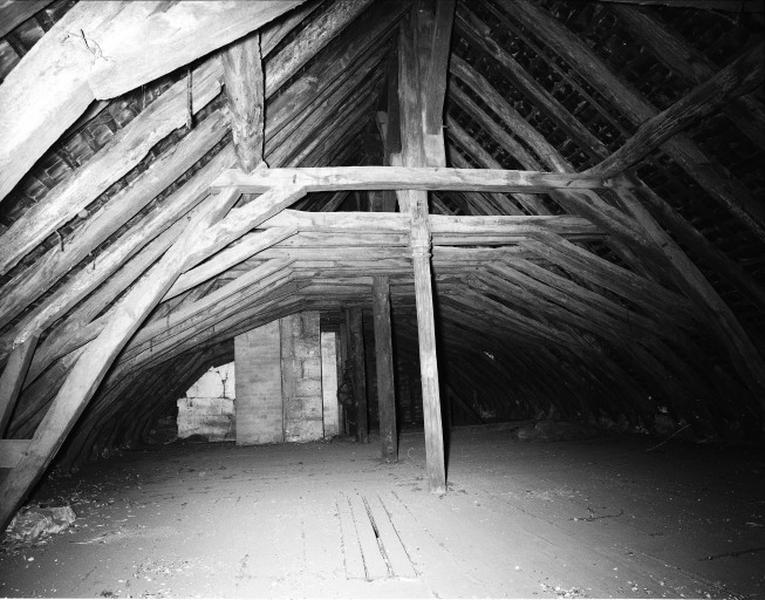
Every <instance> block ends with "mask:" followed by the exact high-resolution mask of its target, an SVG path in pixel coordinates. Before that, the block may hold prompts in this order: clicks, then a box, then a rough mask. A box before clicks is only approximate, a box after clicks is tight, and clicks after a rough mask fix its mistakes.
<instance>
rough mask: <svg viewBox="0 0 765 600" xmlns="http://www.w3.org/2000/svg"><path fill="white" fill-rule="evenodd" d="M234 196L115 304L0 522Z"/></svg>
mask: <svg viewBox="0 0 765 600" xmlns="http://www.w3.org/2000/svg"><path fill="white" fill-rule="evenodd" d="M237 197H238V195H236V194H233V193H221V194H219V195H218V196H217V197H215V198H212V199H211V200H210V201H209V202H208V203H207V206H206V210H205V211H204V212H203V213H202V214H200V215H199V217H198V218H197V219H195V220H194V221H192V222H191V223H190V224H189V225H188V227H187V229H186V231H185V232H184V234H183V235H182V236H181V238H180V239H179V240H178V241H177V242H176V243H175V244H174V245H173V247H172V248H171V249H170V251H169V252H168V253H167V254H165V256H164V257H163V258H162V260H160V261H159V262H158V263H157V265H156V266H155V267H154V268H153V269H152V271H151V272H150V273H149V274H148V275H147V276H146V277H145V278H144V279H143V280H142V281H141V283H140V284H139V285H138V286H136V287H135V288H134V289H133V290H132V291H131V293H129V294H128V296H127V297H125V298H124V299H123V301H122V302H121V303H120V304H119V305H118V308H117V311H116V312H115V314H114V318H113V319H112V320H111V321H110V322H109V324H108V325H107V327H106V328H105V329H104V330H103V331H102V332H101V334H100V335H99V336H98V337H97V338H96V339H95V340H93V342H91V343H90V344H89V345H88V347H87V349H86V350H85V351H84V352H83V354H82V355H81V356H80V358H79V359H78V361H77V363H76V364H75V365H74V367H73V368H72V370H71V371H70V372H69V375H68V376H67V378H66V380H65V381H64V384H63V386H62V387H61V389H60V390H59V392H58V394H57V396H56V398H55V400H54V401H53V404H52V405H51V407H50V408H49V409H48V412H47V413H46V415H45V417H44V418H43V420H42V421H41V423H40V424H39V425H38V427H37V430H36V431H35V434H34V436H33V437H32V441H31V443H30V445H29V448H28V450H27V452H26V453H25V454H24V456H23V458H22V459H21V461H20V462H19V464H18V465H16V467H15V468H14V469H13V470H12V471H11V472H10V473H9V474H8V476H7V477H6V479H5V481H3V484H2V487H1V488H0V526H1V527H5V525H6V524H7V523H8V521H9V520H10V518H11V517H12V516H13V513H14V512H15V510H16V508H17V507H18V505H19V503H20V502H21V501H22V500H23V499H24V497H25V496H26V494H27V493H28V491H29V489H30V488H31V487H32V485H34V483H35V482H36V481H37V479H38V478H39V477H40V476H41V475H42V474H43V472H44V471H45V469H46V467H47V466H48V464H50V461H51V460H52V459H53V457H54V456H55V454H56V452H57V451H58V449H59V448H60V447H61V444H63V442H64V439H65V438H66V436H67V435H68V433H69V432H70V431H71V429H72V427H73V426H74V423H75V422H76V420H77V418H78V417H79V416H80V415H81V414H82V412H83V410H85V407H86V406H87V403H88V401H89V400H90V398H91V397H92V396H93V395H94V394H95V392H96V389H97V387H98V385H99V384H100V383H101V381H102V380H103V378H104V376H105V375H106V372H107V370H108V369H109V367H110V366H111V364H112V362H113V361H114V359H115V357H116V356H117V354H118V353H119V352H120V351H121V350H122V348H123V347H124V346H125V344H126V343H127V342H128V340H129V339H130V337H131V336H132V335H133V334H134V333H135V331H136V330H137V329H138V327H139V326H140V325H141V323H142V322H143V320H144V319H145V318H146V316H147V315H148V314H149V312H150V311H151V310H152V309H153V308H154V307H155V306H156V304H157V302H159V300H160V299H161V298H162V296H163V295H164V294H165V293H166V292H167V290H168V289H169V288H170V286H171V285H172V284H173V282H174V281H175V280H176V279H177V278H178V276H179V275H180V274H181V272H182V270H183V266H184V265H185V264H186V261H187V257H188V255H189V253H190V249H191V248H193V247H194V246H195V245H196V241H197V237H198V236H199V235H200V234H201V233H202V232H204V231H206V230H207V229H208V227H209V226H210V225H211V224H213V223H214V222H215V221H217V220H218V219H219V218H220V217H221V216H222V215H223V214H225V212H226V211H227V210H228V209H229V208H230V207H231V205H232V204H233V202H234V201H235V200H236V198H237Z"/></svg>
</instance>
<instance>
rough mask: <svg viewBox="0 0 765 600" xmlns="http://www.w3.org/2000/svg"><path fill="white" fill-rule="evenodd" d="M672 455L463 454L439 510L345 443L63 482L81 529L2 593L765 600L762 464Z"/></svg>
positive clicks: (150, 462)
mask: <svg viewBox="0 0 765 600" xmlns="http://www.w3.org/2000/svg"><path fill="white" fill-rule="evenodd" d="M654 443H655V440H649V439H648V438H643V439H635V438H633V439H620V440H614V439H592V440H586V441H566V442H546V443H542V442H522V441H518V440H517V439H515V438H514V437H513V435H512V433H511V432H509V431H502V430H499V431H498V430H462V431H459V432H457V433H455V434H453V436H452V440H451V461H450V468H449V480H450V486H449V490H450V491H449V493H448V494H446V495H445V496H442V497H438V496H435V495H432V494H430V493H428V491H427V489H426V484H425V481H424V478H423V475H424V444H423V440H422V434H421V433H420V434H416V433H408V434H405V435H403V436H402V439H401V462H400V463H399V464H396V465H387V464H383V463H381V461H380V460H379V458H378V454H379V447H378V445H377V444H375V443H372V444H369V445H366V446H362V445H358V444H355V443H351V442H347V441H335V442H332V443H316V444H305V445H283V446H268V447H249V448H237V447H234V446H233V445H228V444H225V445H207V444H204V445H203V444H183V445H181V444H173V445H168V446H165V447H162V448H159V449H152V450H140V451H138V450H136V451H131V452H127V453H125V454H124V455H123V456H120V457H116V458H113V459H111V460H109V461H105V462H102V463H99V464H96V465H92V466H91V467H89V468H87V469H85V470H83V472H81V473H80V474H79V475H78V476H77V477H76V478H73V479H58V480H55V481H53V482H48V483H47V484H46V485H44V486H43V487H42V488H41V490H40V491H39V492H38V494H37V498H35V500H37V501H46V500H47V501H49V502H53V503H58V504H60V503H62V502H65V503H69V504H71V505H72V507H73V508H74V510H75V512H76V513H77V520H76V522H75V526H74V527H73V528H70V529H69V530H68V531H66V532H64V533H61V534H58V535H56V536H53V537H51V538H49V539H48V541H47V542H46V543H44V544H40V545H37V546H34V547H19V546H16V547H14V546H9V545H8V544H6V545H5V546H4V549H3V552H2V554H1V555H0V595H4V596H75V597H77V596H90V597H93V596H101V597H117V596H118V597H130V596H132V597H176V596H183V597H208V596H223V597H230V596H238V597H252V596H260V597H302V596H332V597H518V596H522V597H540V598H542V597H548V598H550V597H552V598H554V597H609V596H610V597H614V596H616V597H645V596H651V597H702V598H703V597H718V598H723V597H724V598H765V567H764V566H763V565H765V481H764V480H765V456H763V454H762V452H760V451H754V450H742V449H737V450H730V449H729V450H725V449H720V448H714V447H711V446H698V445H685V444H682V443H679V442H678V443H669V444H666V445H663V446H661V447H660V448H657V449H655V450H653V451H651V452H646V450H647V448H649V447H650V446H651V445H653V444H654Z"/></svg>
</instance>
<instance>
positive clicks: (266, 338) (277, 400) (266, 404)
mask: <svg viewBox="0 0 765 600" xmlns="http://www.w3.org/2000/svg"><path fill="white" fill-rule="evenodd" d="M331 335H332V336H333V340H332V341H334V334H331ZM325 341H326V343H327V344H329V345H327V346H326V347H325V348H323V347H322V335H321V332H320V322H319V313H317V312H304V313H300V314H295V315H290V316H288V317H285V318H283V319H280V320H278V321H274V322H272V323H269V324H267V325H264V326H262V327H258V328H257V329H253V330H252V331H249V332H247V333H244V334H242V335H239V336H237V337H236V338H235V343H234V354H235V362H236V369H237V380H236V397H237V407H236V411H237V415H236V442H237V444H240V445H249V444H267V443H278V442H308V441H312V440H319V439H322V438H325V437H332V436H333V435H336V434H337V433H338V417H337V414H338V407H337V383H336V382H337V372H336V366H335V364H336V361H335V354H334V353H335V345H334V344H333V343H332V344H330V343H329V338H325ZM322 352H324V353H325V354H326V355H327V357H326V359H325V362H326V363H327V364H330V363H331V364H332V369H333V372H332V373H330V372H327V373H326V375H325V374H324V369H323V368H322V359H323V355H322ZM333 375H334V377H333ZM325 380H326V381H325ZM325 386H326V390H325Z"/></svg>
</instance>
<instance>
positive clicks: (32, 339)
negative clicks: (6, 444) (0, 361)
mask: <svg viewBox="0 0 765 600" xmlns="http://www.w3.org/2000/svg"><path fill="white" fill-rule="evenodd" d="M36 348H37V336H34V335H30V336H29V337H28V338H26V339H25V340H23V341H22V342H20V343H19V344H18V345H17V346H16V347H15V348H14V349H13V351H12V352H11V355H10V357H9V358H8V362H6V363H5V368H4V369H3V374H2V375H0V438H2V437H3V435H4V434H5V429H6V427H7V426H8V423H9V422H10V420H11V415H12V414H13V409H14V407H15V406H16V400H17V399H18V397H19V394H20V393H21V387H22V385H23V384H24V378H25V377H26V376H27V369H28V368H29V363H30V362H32V356H33V355H34V353H35V349H36Z"/></svg>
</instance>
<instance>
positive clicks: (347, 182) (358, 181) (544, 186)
mask: <svg viewBox="0 0 765 600" xmlns="http://www.w3.org/2000/svg"><path fill="white" fill-rule="evenodd" d="M285 186H292V187H301V188H303V189H304V190H305V191H306V192H321V191H335V190H402V189H409V190H446V191H482V192H548V191H549V190H554V189H566V190H570V191H573V190H591V189H599V188H608V187H611V182H610V181H608V180H604V179H602V178H600V177H593V176H588V175H583V174H579V173H549V172H543V171H512V170H503V169H450V168H447V167H432V166H430V167H424V166H403V167H312V168H309V167H307V168H293V169H287V168H281V169H268V170H263V171H258V172H257V173H249V174H248V173H243V172H242V171H239V170H237V169H229V170H226V171H224V172H223V173H221V174H220V176H219V177H218V178H217V179H216V180H215V181H214V182H213V183H212V185H211V187H212V188H226V187H235V188H237V189H239V190H240V191H242V192H245V193H256V192H264V191H266V190H269V189H274V188H276V189H278V188H280V187H285Z"/></svg>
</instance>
